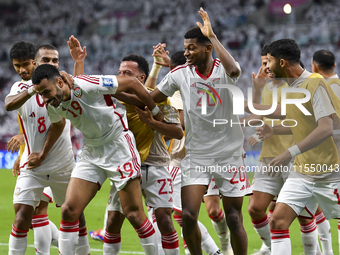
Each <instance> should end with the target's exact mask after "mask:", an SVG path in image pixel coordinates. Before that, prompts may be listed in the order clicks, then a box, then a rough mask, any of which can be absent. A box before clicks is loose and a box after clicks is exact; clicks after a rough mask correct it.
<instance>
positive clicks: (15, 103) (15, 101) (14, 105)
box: [5, 86, 36, 111]
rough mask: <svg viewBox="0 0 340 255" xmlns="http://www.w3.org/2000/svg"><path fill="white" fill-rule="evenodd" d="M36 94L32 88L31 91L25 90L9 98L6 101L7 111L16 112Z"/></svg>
mask: <svg viewBox="0 0 340 255" xmlns="http://www.w3.org/2000/svg"><path fill="white" fill-rule="evenodd" d="M35 94H36V92H35V90H34V88H33V86H31V87H30V88H29V89H27V90H24V91H22V92H20V93H18V94H16V95H11V96H7V97H6V99H5V109H6V111H14V110H17V109H19V108H20V107H21V106H22V105H23V104H24V103H26V101H27V100H28V99H30V98H31V97H32V96H33V95H35Z"/></svg>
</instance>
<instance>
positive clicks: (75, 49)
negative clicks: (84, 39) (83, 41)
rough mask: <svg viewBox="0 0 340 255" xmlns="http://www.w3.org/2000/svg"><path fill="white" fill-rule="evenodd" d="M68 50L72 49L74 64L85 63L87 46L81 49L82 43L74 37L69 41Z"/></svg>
mask: <svg viewBox="0 0 340 255" xmlns="http://www.w3.org/2000/svg"><path fill="white" fill-rule="evenodd" d="M67 45H68V48H69V49H70V54H71V57H72V58H73V60H74V62H81V61H84V60H85V58H86V55H87V53H86V46H84V48H83V49H82V48H81V45H80V42H79V41H78V39H77V38H75V37H74V36H73V35H71V36H70V38H69V41H68V42H67Z"/></svg>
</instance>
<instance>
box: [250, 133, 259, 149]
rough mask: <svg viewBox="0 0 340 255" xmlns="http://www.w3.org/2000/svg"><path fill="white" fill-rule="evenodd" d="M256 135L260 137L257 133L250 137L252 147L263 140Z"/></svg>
mask: <svg viewBox="0 0 340 255" xmlns="http://www.w3.org/2000/svg"><path fill="white" fill-rule="evenodd" d="M255 136H256V137H257V138H258V136H257V135H256V134H254V135H252V136H251V137H249V138H248V144H249V145H250V146H251V147H253V146H254V145H255V144H257V143H259V142H260V141H261V140H260V141H259V139H260V138H258V139H256V137H255Z"/></svg>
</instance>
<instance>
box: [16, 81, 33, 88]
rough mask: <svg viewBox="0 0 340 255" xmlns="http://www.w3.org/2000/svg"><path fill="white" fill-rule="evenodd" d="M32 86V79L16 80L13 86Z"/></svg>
mask: <svg viewBox="0 0 340 255" xmlns="http://www.w3.org/2000/svg"><path fill="white" fill-rule="evenodd" d="M31 86H32V81H31V80H29V81H16V82H14V83H13V85H12V87H19V88H27V89H28V88H29V87H31Z"/></svg>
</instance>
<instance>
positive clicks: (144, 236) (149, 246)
mask: <svg viewBox="0 0 340 255" xmlns="http://www.w3.org/2000/svg"><path fill="white" fill-rule="evenodd" d="M135 230H136V232H137V234H138V237H139V242H140V244H141V245H142V247H143V250H144V252H145V254H146V255H154V254H158V247H157V244H156V238H155V229H154V228H153V226H152V224H151V222H150V221H149V219H146V220H145V221H144V223H143V224H142V225H141V226H140V227H139V228H136V229H135Z"/></svg>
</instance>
